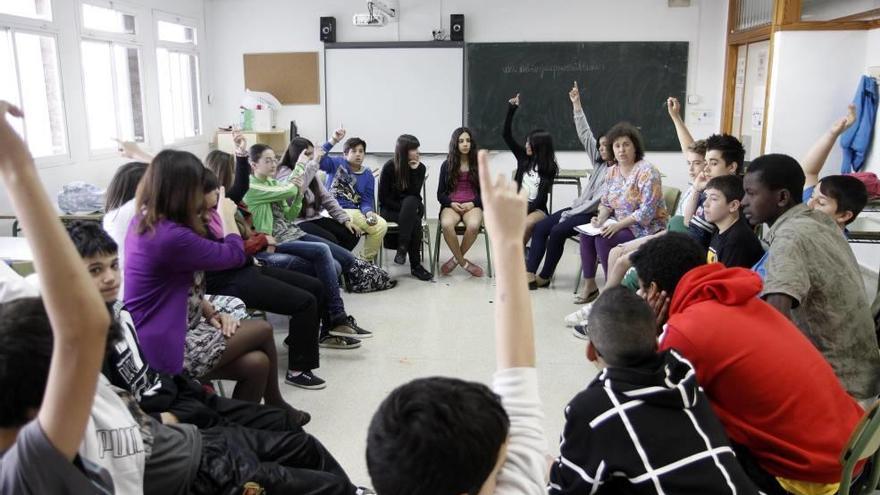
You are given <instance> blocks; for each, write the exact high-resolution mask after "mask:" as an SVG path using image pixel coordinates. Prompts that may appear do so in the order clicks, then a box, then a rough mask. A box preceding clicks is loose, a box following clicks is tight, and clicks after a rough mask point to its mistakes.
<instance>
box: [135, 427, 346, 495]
mask: <svg viewBox="0 0 880 495" xmlns="http://www.w3.org/2000/svg"><path fill="white" fill-rule="evenodd" d="M199 433H200V434H201V436H202V452H201V454H202V460H201V462H200V463H199V466H198V472H197V473H196V477H195V479H194V480H193V482H192V484H191V485H190V492H191V493H193V494H196V495H202V494H204V495H207V494H212V495H213V494H217V493H241V491H242V490H241V487H242V485H244V484H245V483H246V482H248V481H253V482H256V483H259V484H260V485H261V486H262V487H263V489H265V490H266V493H270V494H271V493H296V494H302V495H318V494H321V495H353V494H354V493H355V491H356V490H357V488H356V487H355V486H354V485H352V484H351V481H350V480H349V479H348V476H347V475H346V474H345V471H344V470H343V469H342V467H341V466H340V465H339V463H338V462H337V461H336V459H334V458H333V455H331V454H330V452H328V451H327V449H326V448H325V447H324V446H323V445H321V442H319V441H318V440H317V439H316V438H315V437H313V436H311V435H309V434H308V433H305V432H304V431H302V430H299V431H298V432H285V433H279V432H276V431H266V430H253V429H250V428H243V427H240V426H239V427H225V428H208V429H205V430H200V431H199ZM147 464H148V467H147V470H146V474H147V476H149V474H150V469H149V463H147Z"/></svg>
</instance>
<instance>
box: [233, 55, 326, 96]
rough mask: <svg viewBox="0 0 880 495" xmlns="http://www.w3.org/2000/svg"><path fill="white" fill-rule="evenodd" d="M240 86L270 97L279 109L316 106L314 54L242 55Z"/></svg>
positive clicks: (318, 90)
mask: <svg viewBox="0 0 880 495" xmlns="http://www.w3.org/2000/svg"><path fill="white" fill-rule="evenodd" d="M244 85H245V88H247V89H249V90H251V91H265V92H267V93H271V94H272V95H273V96H275V98H278V101H280V102H281V103H282V104H283V105H317V104H319V103H321V90H320V86H319V81H318V52H286V53H245V54H244Z"/></svg>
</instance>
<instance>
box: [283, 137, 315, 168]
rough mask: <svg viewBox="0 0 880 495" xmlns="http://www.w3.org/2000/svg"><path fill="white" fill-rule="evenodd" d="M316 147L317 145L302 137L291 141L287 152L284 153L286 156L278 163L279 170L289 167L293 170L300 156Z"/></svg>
mask: <svg viewBox="0 0 880 495" xmlns="http://www.w3.org/2000/svg"><path fill="white" fill-rule="evenodd" d="M314 147H315V145H314V144H312V142H311V141H309V140H308V139H306V138H304V137H302V136H297V137H295V138H293V139H291V140H290V144H288V145H287V150H286V151H285V152H284V156H282V157H281V161H280V162H279V163H278V168H279V169H280V168H281V167H287V168H289V169H290V170H293V167H295V166H296V160H297V159H299V155H300V154H301V153H302V152H303V150H306V149H308V148H314Z"/></svg>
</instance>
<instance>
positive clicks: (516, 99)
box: [507, 93, 519, 107]
mask: <svg viewBox="0 0 880 495" xmlns="http://www.w3.org/2000/svg"><path fill="white" fill-rule="evenodd" d="M507 103H510V104H511V105H513V106H515V107H518V106H519V93H517V94H516V96H514V97H513V98H511V99H509V100H507Z"/></svg>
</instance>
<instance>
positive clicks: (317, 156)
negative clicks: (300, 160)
mask: <svg viewBox="0 0 880 495" xmlns="http://www.w3.org/2000/svg"><path fill="white" fill-rule="evenodd" d="M324 155H325V153H324V148H321V147H320V146H319V147H317V148H315V151H314V153H312V160H315V161H316V162H320V161H321V158H324Z"/></svg>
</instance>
